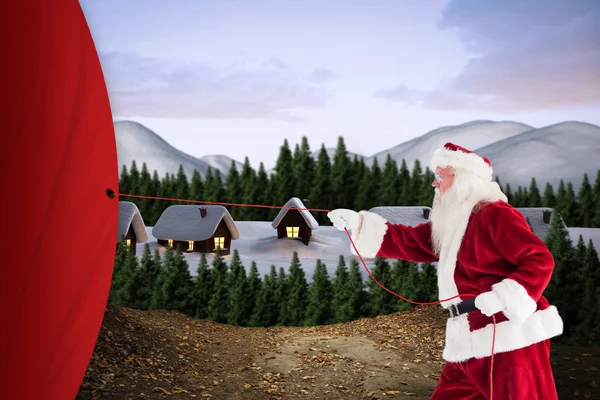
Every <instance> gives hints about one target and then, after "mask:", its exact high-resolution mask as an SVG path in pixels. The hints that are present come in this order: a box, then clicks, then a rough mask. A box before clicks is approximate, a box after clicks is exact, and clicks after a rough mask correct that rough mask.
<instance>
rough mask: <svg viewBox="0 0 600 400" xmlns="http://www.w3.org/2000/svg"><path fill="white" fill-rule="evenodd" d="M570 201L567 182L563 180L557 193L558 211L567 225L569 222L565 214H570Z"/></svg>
mask: <svg viewBox="0 0 600 400" xmlns="http://www.w3.org/2000/svg"><path fill="white" fill-rule="evenodd" d="M568 206H569V205H568V199H567V188H566V185H565V182H564V181H563V180H562V179H561V180H560V183H559V184H558V191H557V192H556V211H557V212H558V213H559V214H561V215H562V216H563V219H564V221H565V223H566V222H567V220H566V219H565V217H564V214H566V213H568V212H567V209H568V208H569V207H568Z"/></svg>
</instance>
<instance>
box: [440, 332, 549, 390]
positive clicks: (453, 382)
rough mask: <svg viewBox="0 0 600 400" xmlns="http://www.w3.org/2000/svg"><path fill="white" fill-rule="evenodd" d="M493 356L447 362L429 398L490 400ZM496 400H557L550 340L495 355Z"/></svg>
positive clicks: (494, 386) (494, 387)
mask: <svg viewBox="0 0 600 400" xmlns="http://www.w3.org/2000/svg"><path fill="white" fill-rule="evenodd" d="M490 361H491V357H486V358H481V359H476V358H473V359H470V360H467V361H464V362H460V363H446V365H445V366H444V368H443V369H442V374H441V376H440V379H439V381H438V385H437V387H436V389H435V391H434V392H433V395H432V396H431V399H430V400H489V398H490ZM492 379H493V381H492V383H493V389H494V393H493V400H524V399H526V400H558V395H557V393H556V386H555V384H554V376H553V374H552V367H551V365H550V340H545V341H543V342H540V343H536V344H532V345H531V346H529V347H525V348H522V349H518V350H513V351H509V352H506V353H499V354H495V355H494V371H493V376H492Z"/></svg>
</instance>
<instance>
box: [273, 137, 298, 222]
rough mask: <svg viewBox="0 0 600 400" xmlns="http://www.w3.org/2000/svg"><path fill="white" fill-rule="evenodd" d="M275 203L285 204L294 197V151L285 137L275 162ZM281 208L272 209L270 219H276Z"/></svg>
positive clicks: (278, 204)
mask: <svg viewBox="0 0 600 400" xmlns="http://www.w3.org/2000/svg"><path fill="white" fill-rule="evenodd" d="M271 179H274V182H273V183H274V185H273V189H274V193H273V205H277V206H283V205H284V204H285V203H286V202H287V201H288V200H289V199H291V198H292V197H294V195H295V194H294V190H295V188H296V182H295V179H294V171H293V167H292V152H291V150H290V146H289V144H288V141H287V139H284V141H283V145H282V146H281V147H280V149H279V156H278V157H277V161H276V162H275V174H274V175H273V176H272V177H271ZM278 213H279V210H277V209H272V210H271V213H270V215H269V219H274V218H275V216H276V215H277V214H278Z"/></svg>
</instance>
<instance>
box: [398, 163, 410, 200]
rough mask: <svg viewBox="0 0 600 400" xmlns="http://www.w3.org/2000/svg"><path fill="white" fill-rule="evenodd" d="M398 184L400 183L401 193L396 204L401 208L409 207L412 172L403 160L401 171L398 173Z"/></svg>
mask: <svg viewBox="0 0 600 400" xmlns="http://www.w3.org/2000/svg"><path fill="white" fill-rule="evenodd" d="M398 183H399V187H398V189H399V193H398V197H397V198H396V203H397V204H398V205H401V206H408V205H410V202H411V198H412V196H411V194H410V193H409V190H410V171H409V170H408V166H407V165H406V160H405V159H402V163H401V164H400V169H399V171H398Z"/></svg>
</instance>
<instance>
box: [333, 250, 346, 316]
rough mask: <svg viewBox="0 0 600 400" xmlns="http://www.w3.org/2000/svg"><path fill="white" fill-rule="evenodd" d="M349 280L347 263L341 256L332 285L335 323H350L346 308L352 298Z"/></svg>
mask: <svg viewBox="0 0 600 400" xmlns="http://www.w3.org/2000/svg"><path fill="white" fill-rule="evenodd" d="M348 278H349V276H348V269H347V268H346V261H345V260H344V256H343V255H340V256H339V259H338V265H337V268H336V270H335V277H334V278H333V285H332V289H333V298H332V300H331V311H332V314H333V321H334V322H348V321H350V316H349V315H348V312H347V311H348V310H347V307H345V306H346V304H347V303H348V300H349V298H350V292H349V290H348Z"/></svg>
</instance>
